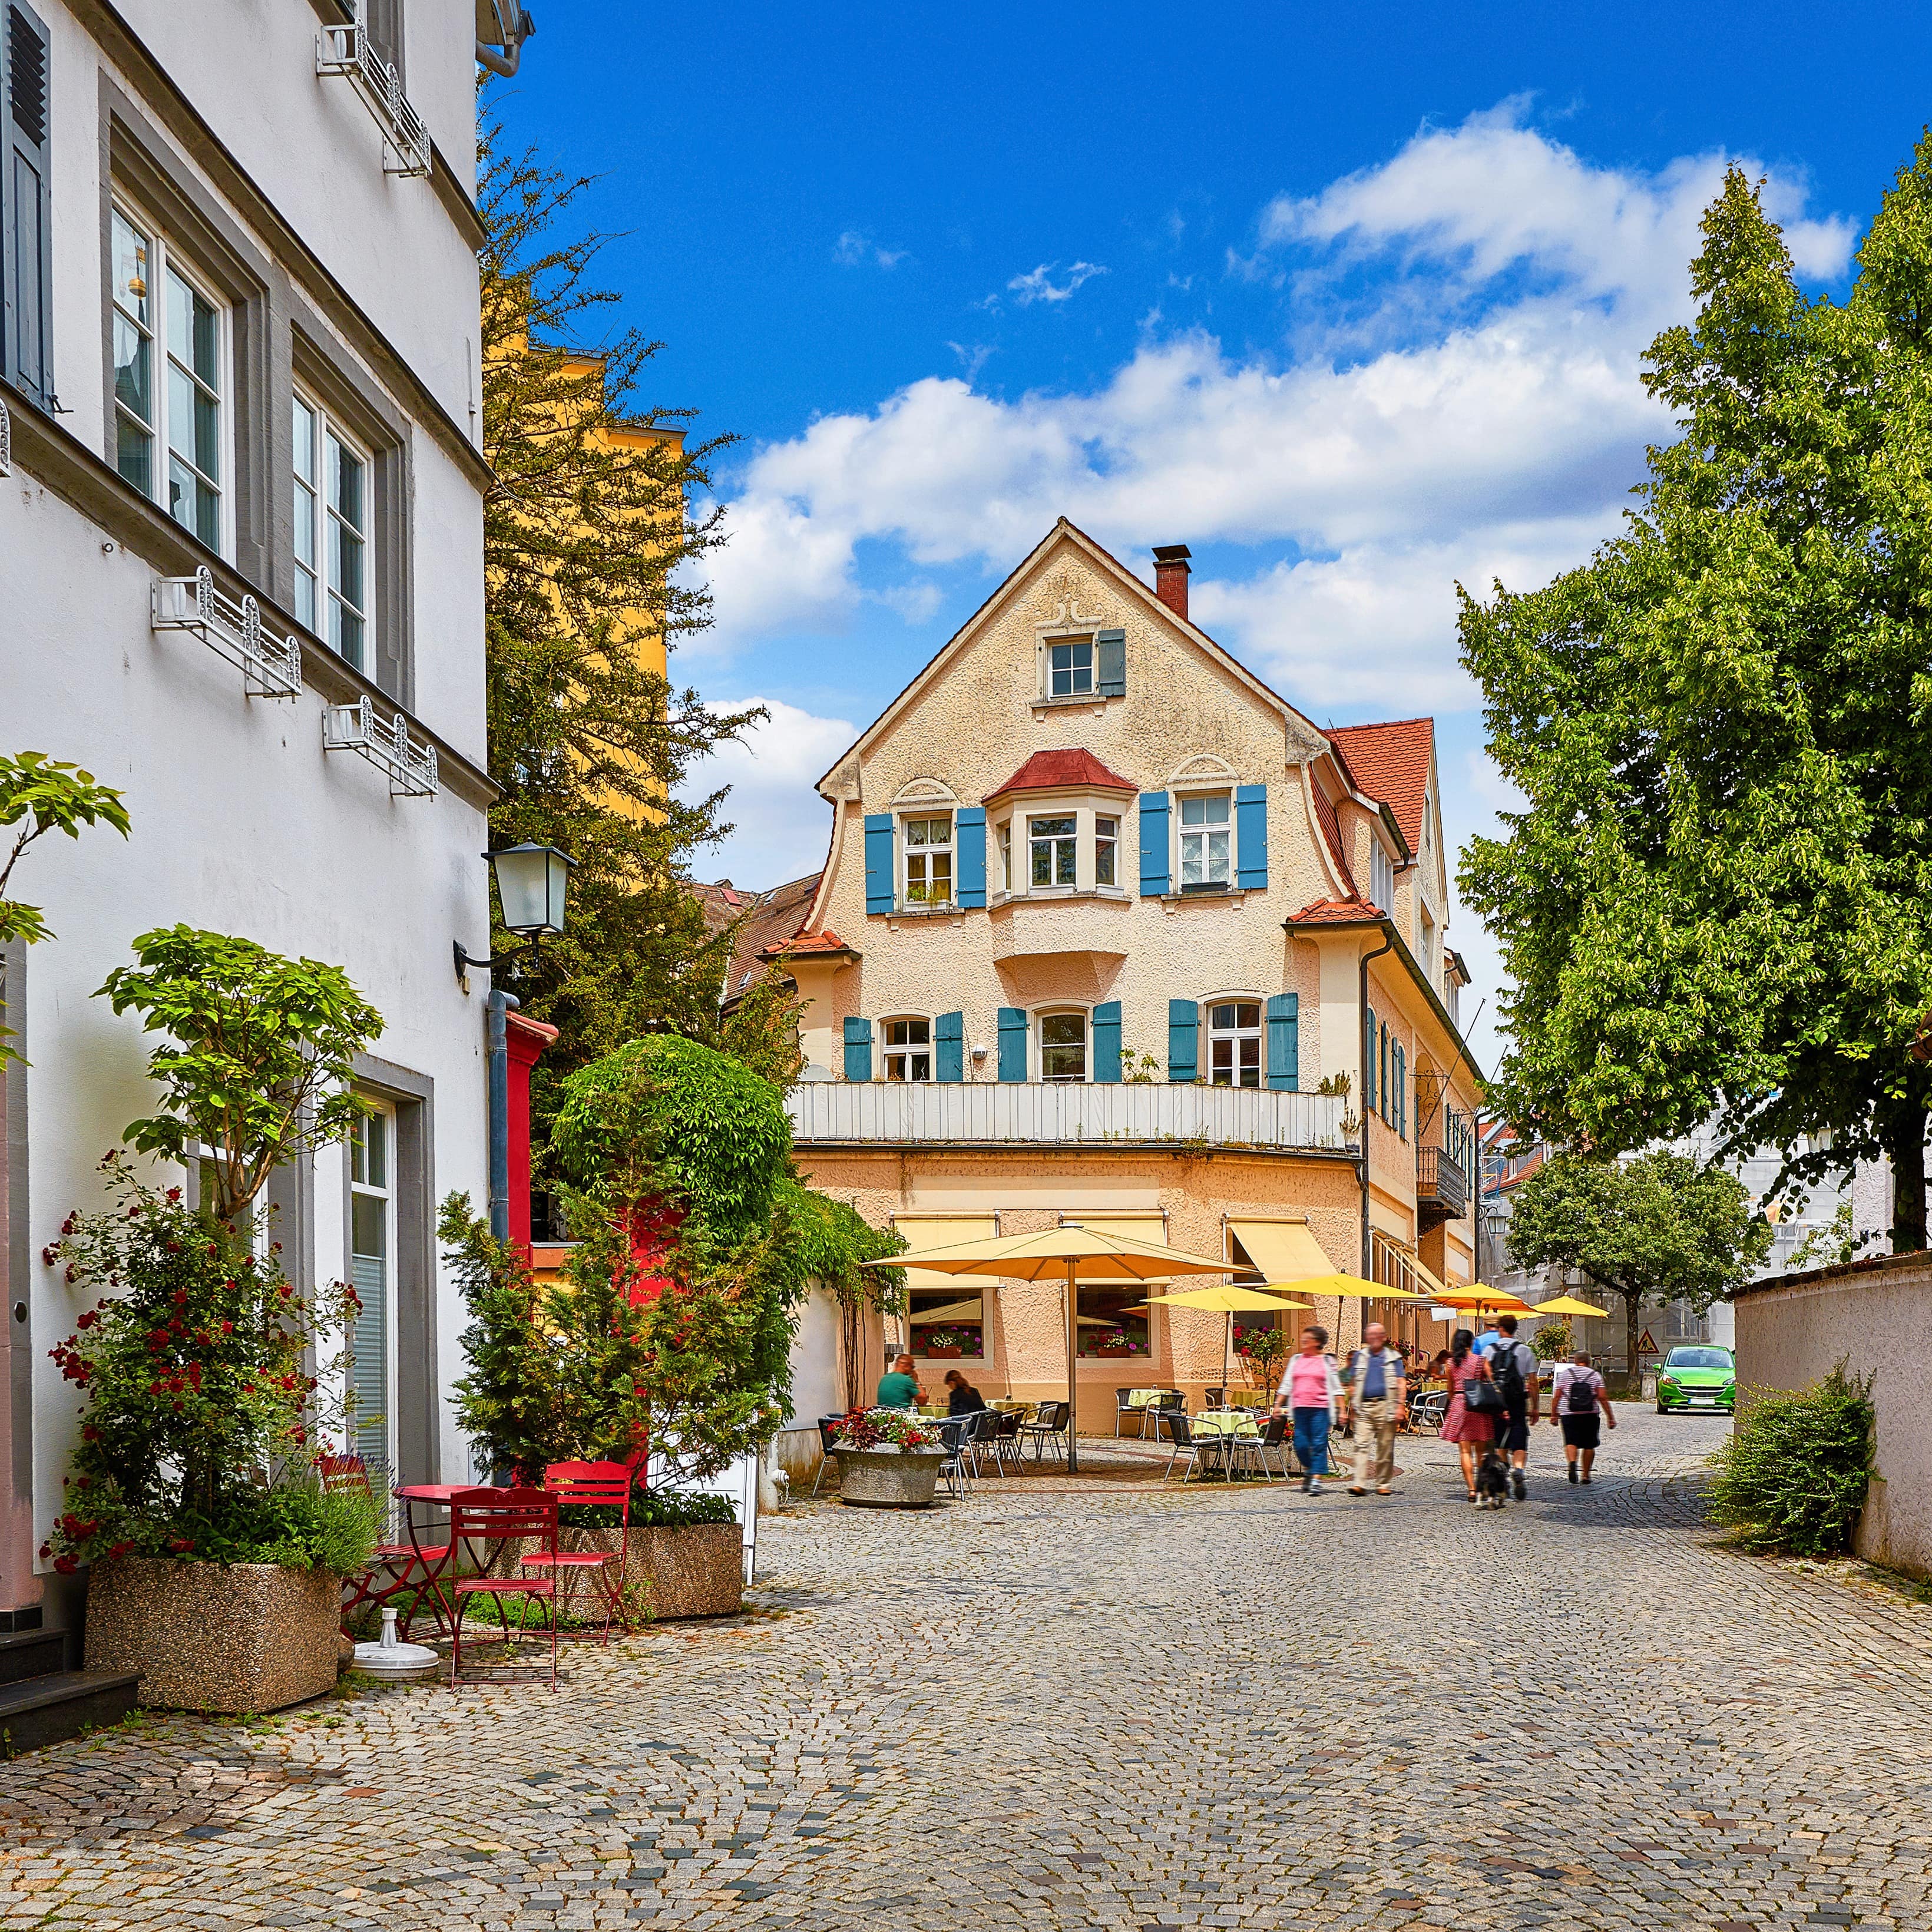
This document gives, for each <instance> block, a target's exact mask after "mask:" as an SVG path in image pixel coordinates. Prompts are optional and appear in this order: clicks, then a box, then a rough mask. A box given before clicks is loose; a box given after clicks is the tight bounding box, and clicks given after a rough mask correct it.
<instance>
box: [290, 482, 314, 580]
mask: <svg viewBox="0 0 1932 1932" xmlns="http://www.w3.org/2000/svg"><path fill="white" fill-rule="evenodd" d="M295 538H296V562H298V563H299V564H300V565H302V567H303V568H304V569H305V570H308V571H314V568H315V492H314V490H311V488H310V487H308V484H306V483H303V482H300V481H298V482H297V483H296V528H295Z"/></svg>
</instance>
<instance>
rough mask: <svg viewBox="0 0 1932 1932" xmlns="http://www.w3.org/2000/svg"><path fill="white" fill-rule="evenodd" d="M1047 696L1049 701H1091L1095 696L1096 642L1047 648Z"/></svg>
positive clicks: (1057, 645)
mask: <svg viewBox="0 0 1932 1932" xmlns="http://www.w3.org/2000/svg"><path fill="white" fill-rule="evenodd" d="M1046 657H1047V672H1046V679H1047V682H1046V694H1047V695H1048V697H1092V696H1093V694H1094V640H1093V639H1092V638H1091V637H1082V638H1081V639H1079V640H1078V641H1077V642H1071V641H1070V642H1068V643H1060V644H1049V645H1048V646H1047V647H1046Z"/></svg>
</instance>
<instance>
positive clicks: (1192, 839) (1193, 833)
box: [1181, 791, 1233, 892]
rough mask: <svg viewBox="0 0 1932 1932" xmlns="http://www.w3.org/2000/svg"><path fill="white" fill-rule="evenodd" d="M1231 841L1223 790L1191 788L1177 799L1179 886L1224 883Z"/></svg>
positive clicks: (1192, 888)
mask: <svg viewBox="0 0 1932 1932" xmlns="http://www.w3.org/2000/svg"><path fill="white" fill-rule="evenodd" d="M1232 845H1233V840H1232V837H1231V835H1230V831H1229V814H1228V794H1227V793H1226V792H1224V791H1218V792H1194V793H1186V794H1184V795H1183V796H1182V798H1181V890H1182V891H1183V892H1206V891H1209V890H1211V889H1213V888H1214V887H1215V886H1226V885H1227V884H1228V883H1229V881H1230V880H1231V878H1232V869H1231V867H1230V864H1229V859H1230V856H1231V853H1232Z"/></svg>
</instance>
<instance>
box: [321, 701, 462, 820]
mask: <svg viewBox="0 0 1932 1932" xmlns="http://www.w3.org/2000/svg"><path fill="white" fill-rule="evenodd" d="M322 748H323V750H324V751H354V752H356V753H357V754H359V756H361V757H365V758H367V759H368V761H369V762H370V763H371V764H372V765H374V766H375V767H376V769H377V770H378V771H379V772H382V773H383V774H384V775H386V777H387V778H388V779H389V796H391V797H392V798H434V797H435V796H436V795H437V792H438V790H440V789H441V784H440V780H439V778H437V769H436V747H435V746H434V745H419V744H418V743H417V742H416V740H415V739H413V737H411V736H410V721H409V720H408V719H407V718H406V717H404V715H403V714H402V713H401V712H400V711H398V712H396V713H395V715H394V717H393V718H380V717H378V716H377V714H376V707H375V706H374V704H372V703H371V702H370V701H369V700H368V698H367V697H360V698H358V699H357V700H356V702H355V703H353V704H331V705H329V706H326V707H325V708H324V709H323V714H322Z"/></svg>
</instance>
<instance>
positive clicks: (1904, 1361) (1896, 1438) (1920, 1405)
mask: <svg viewBox="0 0 1932 1932" xmlns="http://www.w3.org/2000/svg"><path fill="white" fill-rule="evenodd" d="M1736 1310H1737V1355H1738V1390H1739V1403H1740V1405H1741V1406H1748V1404H1749V1403H1750V1400H1751V1391H1753V1390H1754V1389H1801V1388H1805V1387H1806V1386H1808V1385H1809V1384H1811V1383H1812V1382H1817V1381H1818V1380H1819V1379H1820V1378H1821V1377H1822V1376H1827V1375H1829V1374H1830V1373H1831V1372H1832V1368H1833V1367H1835V1365H1836V1364H1838V1363H1839V1362H1841V1361H1843V1363H1844V1364H1846V1368H1847V1370H1849V1373H1852V1374H1854V1375H1861V1376H1863V1375H1869V1376H1870V1377H1871V1378H1872V1401H1873V1404H1874V1406H1876V1409H1877V1411H1878V1458H1877V1472H1876V1475H1875V1476H1874V1477H1873V1481H1872V1487H1871V1494H1870V1499H1868V1501H1867V1503H1866V1505H1865V1512H1864V1517H1862V1518H1861V1520H1860V1522H1859V1525H1858V1544H1857V1547H1858V1554H1859V1555H1860V1556H1864V1557H1866V1558H1868V1559H1870V1560H1871V1561H1872V1562H1878V1563H1885V1564H1888V1565H1891V1567H1892V1568H1895V1569H1899V1570H1905V1571H1912V1572H1913V1573H1915V1574H1918V1575H1921V1576H1922V1575H1932V1254H1922V1253H1921V1254H1915V1255H1899V1256H1890V1255H1887V1256H1881V1257H1879V1258H1878V1259H1874V1260H1871V1261H1863V1262H1853V1263H1852V1265H1850V1266H1849V1267H1848V1268H1820V1269H1818V1270H1816V1271H1813V1272H1811V1273H1810V1274H1795V1275H1785V1276H1783V1277H1780V1278H1779V1279H1778V1280H1773V1281H1768V1282H1765V1283H1762V1284H1761V1285H1760V1286H1757V1287H1755V1288H1751V1289H1747V1290H1746V1291H1745V1292H1744V1293H1743V1294H1742V1295H1739V1297H1738V1298H1737V1302H1736Z"/></svg>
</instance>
